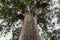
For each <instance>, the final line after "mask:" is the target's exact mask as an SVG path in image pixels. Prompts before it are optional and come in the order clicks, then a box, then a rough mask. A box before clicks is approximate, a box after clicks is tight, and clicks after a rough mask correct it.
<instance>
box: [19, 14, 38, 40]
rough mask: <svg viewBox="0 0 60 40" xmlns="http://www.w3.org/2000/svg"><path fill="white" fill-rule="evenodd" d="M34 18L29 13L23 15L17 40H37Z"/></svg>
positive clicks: (35, 20)
mask: <svg viewBox="0 0 60 40" xmlns="http://www.w3.org/2000/svg"><path fill="white" fill-rule="evenodd" d="M36 18H37V17H36V16H35V17H34V16H33V15H32V14H31V13H28V14H26V15H25V19H24V23H23V27H22V30H21V34H20V38H19V40H39V34H38V29H37V28H38V27H37V19H36Z"/></svg>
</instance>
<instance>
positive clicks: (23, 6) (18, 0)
mask: <svg viewBox="0 0 60 40" xmlns="http://www.w3.org/2000/svg"><path fill="white" fill-rule="evenodd" d="M53 5H54V4H53V3H52V0H0V18H1V19H3V22H2V23H1V24H0V29H1V31H2V30H4V29H5V30H6V32H5V33H7V32H9V30H11V29H12V30H13V39H12V40H18V37H17V39H15V36H18V35H17V33H18V34H19V33H20V29H18V28H16V27H15V22H17V21H19V20H20V23H18V24H17V26H19V25H20V24H21V21H22V22H23V19H24V15H25V12H26V11H27V10H31V12H33V13H37V18H38V20H37V22H38V25H39V26H40V28H41V29H42V32H43V34H44V36H43V37H44V38H45V39H46V40H48V39H49V38H52V37H51V35H52V33H51V32H49V31H48V30H49V29H48V27H52V29H51V30H54V25H55V22H53V23H51V21H52V18H54V17H55V15H56V13H57V15H58V17H59V16H60V15H59V14H60V12H56V10H57V9H59V8H57V7H55V8H54V9H52V8H51V7H52V6H53ZM50 6H51V7H50ZM53 11H55V13H53ZM33 15H35V14H33ZM58 20H60V17H59V19H58ZM4 23H6V25H4ZM20 28H21V27H20ZM14 29H16V30H14ZM46 35H47V36H46ZM47 37H48V38H47Z"/></svg>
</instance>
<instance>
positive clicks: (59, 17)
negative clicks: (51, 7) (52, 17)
mask: <svg viewBox="0 0 60 40" xmlns="http://www.w3.org/2000/svg"><path fill="white" fill-rule="evenodd" d="M57 16H58V22H60V11H58V12H57Z"/></svg>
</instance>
